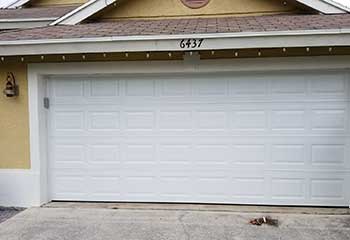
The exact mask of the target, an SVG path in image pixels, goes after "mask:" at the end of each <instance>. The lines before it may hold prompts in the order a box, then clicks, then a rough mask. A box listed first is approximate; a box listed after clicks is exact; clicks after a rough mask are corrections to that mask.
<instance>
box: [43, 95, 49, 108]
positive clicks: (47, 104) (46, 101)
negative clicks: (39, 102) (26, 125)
mask: <svg viewBox="0 0 350 240" xmlns="http://www.w3.org/2000/svg"><path fill="white" fill-rule="evenodd" d="M44 108H46V109H49V108H50V99H49V98H47V97H46V98H44Z"/></svg>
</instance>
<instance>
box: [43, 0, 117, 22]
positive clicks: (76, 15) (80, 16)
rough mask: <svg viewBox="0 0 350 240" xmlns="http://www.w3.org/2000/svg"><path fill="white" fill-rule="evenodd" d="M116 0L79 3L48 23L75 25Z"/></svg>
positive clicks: (94, 0)
mask: <svg viewBox="0 0 350 240" xmlns="http://www.w3.org/2000/svg"><path fill="white" fill-rule="evenodd" d="M116 1H117V0H90V1H88V2H87V3H85V4H83V5H81V6H80V7H78V8H76V9H74V10H72V11H70V12H69V13H67V14H65V15H63V16H62V17H60V18H59V19H57V20H56V21H55V22H53V23H51V24H50V25H58V24H62V25H75V24H78V23H81V22H82V21H84V20H85V19H87V18H89V17H91V16H92V15H94V14H95V13H97V12H99V11H100V10H102V9H104V8H106V7H108V6H109V5H111V4H113V3H114V2H116Z"/></svg>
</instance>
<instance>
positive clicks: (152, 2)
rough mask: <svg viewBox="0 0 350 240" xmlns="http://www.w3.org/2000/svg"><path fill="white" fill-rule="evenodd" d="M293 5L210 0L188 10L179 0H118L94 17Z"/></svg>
mask: <svg viewBox="0 0 350 240" xmlns="http://www.w3.org/2000/svg"><path fill="white" fill-rule="evenodd" d="M296 10H297V9H296V7H295V6H294V4H287V6H284V5H283V1H281V0H211V1H210V3H209V4H208V5H207V6H205V7H203V8H200V9H190V8H188V7H186V6H184V5H183V4H182V2H181V0H122V1H119V3H118V4H117V6H116V7H111V8H110V9H108V10H105V12H104V13H102V14H100V15H99V16H98V17H100V18H101V19H115V18H147V17H150V18H158V17H179V16H181V17H187V16H205V15H248V14H249V15H250V14H252V15H261V14H272V13H281V12H293V11H296Z"/></svg>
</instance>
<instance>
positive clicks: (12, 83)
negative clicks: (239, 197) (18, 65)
mask: <svg viewBox="0 0 350 240" xmlns="http://www.w3.org/2000/svg"><path fill="white" fill-rule="evenodd" d="M3 92H4V94H5V96H6V97H16V96H18V86H17V84H16V79H15V76H14V75H13V73H12V72H8V73H7V78H6V86H5V89H4V91H3Z"/></svg>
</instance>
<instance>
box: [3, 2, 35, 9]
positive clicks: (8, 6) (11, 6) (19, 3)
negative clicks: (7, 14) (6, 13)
mask: <svg viewBox="0 0 350 240" xmlns="http://www.w3.org/2000/svg"><path fill="white" fill-rule="evenodd" d="M28 2H30V0H17V1H14V2H12V3H10V4H8V5H6V6H5V8H19V7H22V6H23V5H24V4H26V3H28Z"/></svg>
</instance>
